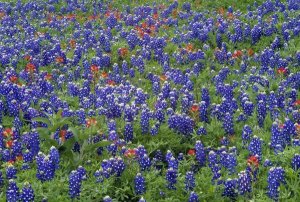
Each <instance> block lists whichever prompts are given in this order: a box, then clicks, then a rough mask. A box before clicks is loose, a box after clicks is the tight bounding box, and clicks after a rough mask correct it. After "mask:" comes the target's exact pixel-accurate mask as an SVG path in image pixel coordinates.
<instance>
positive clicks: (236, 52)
mask: <svg viewBox="0 0 300 202" xmlns="http://www.w3.org/2000/svg"><path fill="white" fill-rule="evenodd" d="M241 56H243V52H242V51H241V50H235V51H234V52H233V55H232V57H233V58H239V57H241Z"/></svg>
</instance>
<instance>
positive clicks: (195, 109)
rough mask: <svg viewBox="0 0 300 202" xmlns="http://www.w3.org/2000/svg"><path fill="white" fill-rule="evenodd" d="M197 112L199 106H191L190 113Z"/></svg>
mask: <svg viewBox="0 0 300 202" xmlns="http://www.w3.org/2000/svg"><path fill="white" fill-rule="evenodd" d="M198 111H199V106H198V105H197V104H193V105H192V107H191V112H198Z"/></svg>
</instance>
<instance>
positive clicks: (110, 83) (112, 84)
mask: <svg viewBox="0 0 300 202" xmlns="http://www.w3.org/2000/svg"><path fill="white" fill-rule="evenodd" d="M107 84H108V85H110V86H114V85H116V82H115V81H113V80H108V81H107Z"/></svg>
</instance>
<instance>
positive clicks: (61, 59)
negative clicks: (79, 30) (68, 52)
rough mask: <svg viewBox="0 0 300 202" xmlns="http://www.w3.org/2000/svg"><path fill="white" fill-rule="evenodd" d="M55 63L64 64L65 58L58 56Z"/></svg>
mask: <svg viewBox="0 0 300 202" xmlns="http://www.w3.org/2000/svg"><path fill="white" fill-rule="evenodd" d="M55 61H56V62H57V63H63V62H64V58H63V57H62V56H57V57H56V58H55Z"/></svg>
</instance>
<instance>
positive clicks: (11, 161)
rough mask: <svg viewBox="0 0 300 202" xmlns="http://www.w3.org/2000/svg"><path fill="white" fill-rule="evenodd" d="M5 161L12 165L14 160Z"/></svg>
mask: <svg viewBox="0 0 300 202" xmlns="http://www.w3.org/2000/svg"><path fill="white" fill-rule="evenodd" d="M7 163H8V165H12V164H14V163H15V161H14V160H12V159H11V160H9V161H8V162H7Z"/></svg>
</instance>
